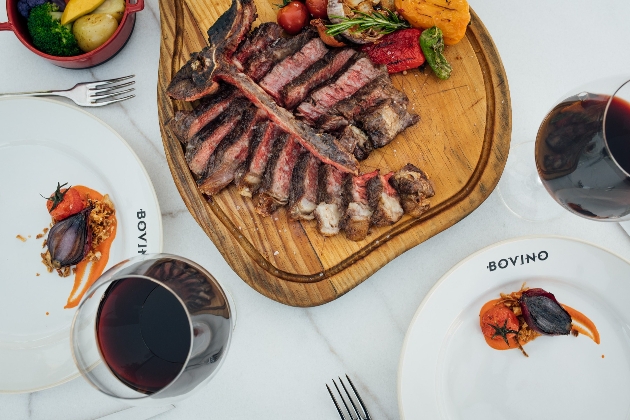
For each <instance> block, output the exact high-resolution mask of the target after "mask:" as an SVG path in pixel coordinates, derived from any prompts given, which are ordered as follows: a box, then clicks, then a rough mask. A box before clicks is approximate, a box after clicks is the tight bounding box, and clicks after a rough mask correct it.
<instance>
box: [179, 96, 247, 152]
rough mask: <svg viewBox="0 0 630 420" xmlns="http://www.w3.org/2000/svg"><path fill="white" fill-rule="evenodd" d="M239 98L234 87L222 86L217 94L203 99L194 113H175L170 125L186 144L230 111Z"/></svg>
mask: <svg viewBox="0 0 630 420" xmlns="http://www.w3.org/2000/svg"><path fill="white" fill-rule="evenodd" d="M239 96H240V94H239V92H238V91H237V90H236V89H234V88H233V87H232V86H230V85H225V86H221V87H220V88H219V91H218V92H217V93H215V94H214V95H210V96H206V97H205V98H203V99H202V102H201V104H200V105H199V106H198V107H197V108H195V109H193V110H192V111H177V112H175V116H174V118H173V119H172V120H171V121H169V124H168V125H169V127H170V128H171V130H172V131H173V133H175V135H176V136H177V138H178V139H179V140H180V141H181V142H182V143H183V144H186V143H188V141H189V140H190V139H191V138H192V137H193V136H194V135H195V134H197V133H198V132H199V130H201V129H202V128H203V127H204V126H205V125H207V124H208V123H210V122H212V121H213V120H214V119H215V118H217V117H218V116H219V115H221V113H223V112H224V111H225V110H226V109H228V107H230V105H231V102H232V101H233V100H235V99H236V98H238V97H239Z"/></svg>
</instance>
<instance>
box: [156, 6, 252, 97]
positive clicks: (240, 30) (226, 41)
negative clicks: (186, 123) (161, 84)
mask: <svg viewBox="0 0 630 420" xmlns="http://www.w3.org/2000/svg"><path fill="white" fill-rule="evenodd" d="M255 19H256V5H255V4H254V0H232V5H231V6H230V8H229V9H228V10H227V11H226V12H225V13H223V14H222V15H221V16H220V17H219V19H217V21H216V22H215V23H214V25H212V26H211V27H210V29H208V40H209V44H210V45H209V46H207V47H205V48H204V49H202V50H201V51H200V52H196V53H192V54H191V55H190V60H188V62H187V63H186V64H184V66H182V68H181V69H179V71H178V72H177V73H175V75H174V76H173V79H172V80H171V83H169V85H168V88H167V90H166V92H167V94H168V95H169V96H170V97H171V98H173V99H178V100H183V101H194V100H197V99H200V98H202V97H204V96H206V95H210V94H212V93H214V92H216V91H217V90H218V88H219V83H218V82H217V81H216V80H215V79H214V77H213V75H214V72H215V70H216V67H217V64H218V63H217V61H216V57H224V58H229V57H231V55H232V53H233V52H234V51H235V50H236V48H237V47H238V44H239V43H240V42H241V40H242V39H243V38H244V37H245V36H246V35H247V32H249V30H250V29H251V24H252V22H253V21H254V20H255Z"/></svg>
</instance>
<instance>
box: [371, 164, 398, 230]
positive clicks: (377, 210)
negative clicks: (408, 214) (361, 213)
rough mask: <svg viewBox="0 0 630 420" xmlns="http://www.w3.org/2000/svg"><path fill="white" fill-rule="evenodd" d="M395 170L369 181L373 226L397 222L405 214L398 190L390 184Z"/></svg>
mask: <svg viewBox="0 0 630 420" xmlns="http://www.w3.org/2000/svg"><path fill="white" fill-rule="evenodd" d="M393 175H394V173H393V172H390V173H388V174H387V175H379V176H376V177H374V178H372V179H370V180H369V181H368V183H367V191H368V202H369V203H370V208H371V209H372V211H373V213H372V218H371V220H370V221H371V223H372V225H373V226H387V225H391V224H394V223H396V222H397V221H399V220H400V218H401V217H402V215H403V209H402V207H401V206H400V197H399V196H398V193H397V192H396V190H395V189H394V188H393V187H392V186H391V185H389V179H390V178H391V177H392V176H393Z"/></svg>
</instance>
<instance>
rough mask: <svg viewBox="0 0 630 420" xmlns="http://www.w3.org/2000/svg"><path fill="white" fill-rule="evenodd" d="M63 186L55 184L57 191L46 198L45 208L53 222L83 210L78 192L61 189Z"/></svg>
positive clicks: (71, 189) (72, 189) (70, 189)
mask: <svg viewBox="0 0 630 420" xmlns="http://www.w3.org/2000/svg"><path fill="white" fill-rule="evenodd" d="M64 185H66V184H63V185H60V184H59V183H57V189H56V190H55V192H54V193H52V195H51V196H50V197H48V198H46V197H44V198H46V200H47V201H46V208H47V209H48V213H50V215H51V216H52V218H53V219H54V220H55V222H58V221H60V220H63V219H65V218H66V217H69V216H72V215H73V214H77V213H78V212H80V211H81V210H83V209H84V208H85V203H84V202H83V199H82V198H81V194H80V193H79V191H77V190H75V189H74V188H72V187H70V188H62V187H63V186H64Z"/></svg>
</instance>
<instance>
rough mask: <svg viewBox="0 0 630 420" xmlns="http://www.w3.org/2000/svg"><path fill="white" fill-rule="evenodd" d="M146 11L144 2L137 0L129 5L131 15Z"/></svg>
mask: <svg viewBox="0 0 630 420" xmlns="http://www.w3.org/2000/svg"><path fill="white" fill-rule="evenodd" d="M142 9H144V0H137V1H136V2H135V3H127V11H128V12H129V13H136V12H139V11H140V10H142Z"/></svg>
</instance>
